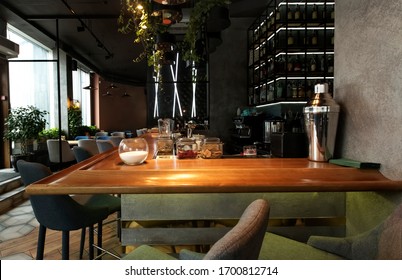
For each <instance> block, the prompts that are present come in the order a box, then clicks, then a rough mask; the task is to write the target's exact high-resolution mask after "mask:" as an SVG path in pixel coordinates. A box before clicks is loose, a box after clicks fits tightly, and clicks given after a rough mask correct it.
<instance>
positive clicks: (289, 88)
mask: <svg viewBox="0 0 402 280" xmlns="http://www.w3.org/2000/svg"><path fill="white" fill-rule="evenodd" d="M286 97H287V98H292V84H291V83H290V82H289V81H288V84H287V86H286Z"/></svg>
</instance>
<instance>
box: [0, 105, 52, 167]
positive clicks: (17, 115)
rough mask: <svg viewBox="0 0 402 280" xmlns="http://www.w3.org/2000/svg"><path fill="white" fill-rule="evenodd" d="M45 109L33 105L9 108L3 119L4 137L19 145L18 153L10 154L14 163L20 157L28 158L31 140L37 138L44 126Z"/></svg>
mask: <svg viewBox="0 0 402 280" xmlns="http://www.w3.org/2000/svg"><path fill="white" fill-rule="evenodd" d="M46 114H47V112H46V111H42V110H39V109H38V108H36V107H35V106H27V107H18V108H14V109H11V110H10V112H9V115H8V117H7V118H6V119H5V123H4V125H5V131H4V139H5V140H10V141H13V142H14V143H16V144H19V145H20V153H19V154H12V155H11V162H12V163H13V164H14V168H15V163H16V162H17V160H18V159H20V158H25V159H28V156H29V154H30V152H32V151H33V142H34V141H35V140H36V139H38V138H39V133H40V132H41V131H42V130H43V129H44V128H45V126H46V123H47V122H46V119H45V115H46Z"/></svg>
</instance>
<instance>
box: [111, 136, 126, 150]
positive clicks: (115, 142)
mask: <svg viewBox="0 0 402 280" xmlns="http://www.w3.org/2000/svg"><path fill="white" fill-rule="evenodd" d="M123 139H124V137H120V136H110V138H109V140H110V141H111V142H112V143H113V146H115V147H118V146H119V145H120V142H121V140H123Z"/></svg>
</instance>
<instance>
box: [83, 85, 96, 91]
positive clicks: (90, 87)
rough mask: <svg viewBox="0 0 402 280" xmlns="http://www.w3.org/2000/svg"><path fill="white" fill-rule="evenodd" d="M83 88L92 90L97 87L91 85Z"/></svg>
mask: <svg viewBox="0 0 402 280" xmlns="http://www.w3.org/2000/svg"><path fill="white" fill-rule="evenodd" d="M82 89H86V90H91V89H95V88H94V87H93V86H91V85H89V86H86V87H83V88H82Z"/></svg>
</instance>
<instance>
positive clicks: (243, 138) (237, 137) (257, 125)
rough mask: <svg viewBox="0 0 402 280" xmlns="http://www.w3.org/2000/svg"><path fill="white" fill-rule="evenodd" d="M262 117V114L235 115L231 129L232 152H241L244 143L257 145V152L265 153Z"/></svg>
mask: <svg viewBox="0 0 402 280" xmlns="http://www.w3.org/2000/svg"><path fill="white" fill-rule="evenodd" d="M264 118H265V116H264V115H256V116H237V117H235V118H233V128H232V131H231V140H232V143H231V144H232V145H231V147H232V150H233V151H231V152H232V153H242V152H243V146H245V145H257V153H259V154H267V151H266V147H265V145H264V141H263V139H264V134H263V126H264Z"/></svg>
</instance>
